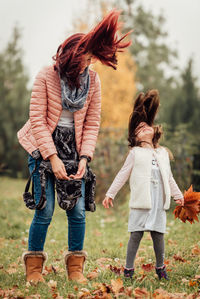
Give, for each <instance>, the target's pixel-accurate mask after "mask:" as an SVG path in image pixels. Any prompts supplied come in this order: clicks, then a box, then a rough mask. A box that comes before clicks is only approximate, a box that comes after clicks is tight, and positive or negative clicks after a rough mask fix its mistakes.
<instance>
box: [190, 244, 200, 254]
mask: <svg viewBox="0 0 200 299" xmlns="http://www.w3.org/2000/svg"><path fill="white" fill-rule="evenodd" d="M192 254H194V255H199V254H200V247H199V246H198V245H197V244H196V245H194V247H193V248H192Z"/></svg>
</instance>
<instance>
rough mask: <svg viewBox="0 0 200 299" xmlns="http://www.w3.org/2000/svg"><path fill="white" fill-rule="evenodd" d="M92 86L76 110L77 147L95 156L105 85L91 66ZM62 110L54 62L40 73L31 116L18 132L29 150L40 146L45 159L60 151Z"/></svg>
mask: <svg viewBox="0 0 200 299" xmlns="http://www.w3.org/2000/svg"><path fill="white" fill-rule="evenodd" d="M89 75H90V89H89V93H88V97H87V99H86V102H85V105H84V107H83V108H82V109H81V110H78V111H76V112H74V123H75V136H76V147H77V151H78V153H79V155H86V156H89V157H90V158H91V159H92V157H93V153H94V149H95V146H96V141H97V136H98V132H99V126H100V113H101V87H100V80H99V76H98V74H97V73H96V72H94V71H92V70H89ZM61 112H62V103H61V88H60V80H59V76H58V73H57V72H56V71H54V68H53V66H48V67H45V68H43V69H42V70H41V71H40V72H39V73H38V75H37V76H36V79H35V82H34V86H33V90H32V94H31V102H30V118H29V120H28V121H27V122H26V124H25V125H24V126H23V127H22V128H21V130H19V132H18V133H17V136H18V139H19V142H20V144H21V145H22V146H23V148H24V149H25V150H26V151H27V152H28V153H30V154H31V153H32V152H33V151H34V150H36V149H39V150H40V153H41V155H42V157H43V159H45V160H46V159H47V158H48V157H49V156H51V155H52V154H55V153H57V151H56V147H55V145H54V142H53V139H52V133H53V131H54V130H55V128H56V126H57V123H58V120H59V118H60V115H61Z"/></svg>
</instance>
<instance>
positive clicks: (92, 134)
mask: <svg viewBox="0 0 200 299" xmlns="http://www.w3.org/2000/svg"><path fill="white" fill-rule="evenodd" d="M94 80H95V83H94V92H93V94H92V99H91V101H90V104H89V107H88V110H87V114H86V118H85V122H84V126H83V138H82V145H81V151H80V155H86V156H89V157H90V158H91V159H92V158H93V153H94V150H95V146H96V142H97V136H98V133H99V127H100V119H101V83H100V79H99V76H98V74H97V73H96V75H95V79H94Z"/></svg>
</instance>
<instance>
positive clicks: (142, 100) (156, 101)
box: [128, 89, 162, 147]
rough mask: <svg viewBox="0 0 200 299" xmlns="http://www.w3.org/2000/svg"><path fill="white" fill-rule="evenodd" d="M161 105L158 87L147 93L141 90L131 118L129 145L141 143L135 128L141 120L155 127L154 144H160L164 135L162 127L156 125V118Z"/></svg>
mask: <svg viewBox="0 0 200 299" xmlns="http://www.w3.org/2000/svg"><path fill="white" fill-rule="evenodd" d="M159 105H160V97H159V92H158V90H157V89H151V90H149V91H147V92H146V93H145V94H144V93H143V92H141V93H140V94H139V95H138V97H137V98H136V100H135V103H134V107H133V112H132V113H131V115H130V118H129V128H128V141H129V146H131V147H133V146H137V145H140V142H138V141H137V138H136V133H135V130H136V128H137V126H138V125H139V124H140V123H141V122H145V123H147V124H148V125H149V126H153V128H154V137H153V140H152V141H153V145H154V147H157V146H158V141H159V139H160V137H161V135H162V127H161V126H159V125H158V126H155V125H154V119H155V116H156V113H157V111H158V108H159Z"/></svg>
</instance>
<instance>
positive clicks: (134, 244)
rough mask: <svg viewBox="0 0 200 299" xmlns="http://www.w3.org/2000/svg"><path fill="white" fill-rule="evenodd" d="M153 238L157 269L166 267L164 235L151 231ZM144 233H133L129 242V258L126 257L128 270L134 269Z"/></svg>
mask: <svg viewBox="0 0 200 299" xmlns="http://www.w3.org/2000/svg"><path fill="white" fill-rule="evenodd" d="M150 233H151V238H152V240H153V248H154V252H155V256H156V267H157V268H160V267H162V266H163V265H164V250H165V244H164V234H162V233H159V232H155V231H151V232H150ZM143 234H144V232H143V231H136V232H132V233H131V235H130V239H129V241H128V247H127V256H126V268H128V269H130V268H133V267H134V261H135V257H136V253H137V250H138V247H139V245H140V241H141V239H142V237H143Z"/></svg>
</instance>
